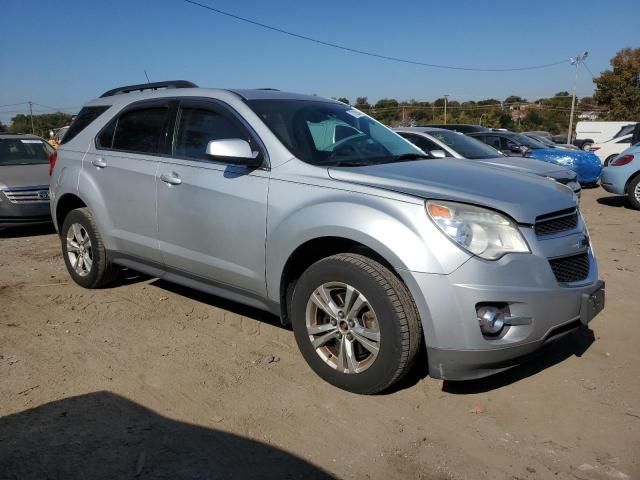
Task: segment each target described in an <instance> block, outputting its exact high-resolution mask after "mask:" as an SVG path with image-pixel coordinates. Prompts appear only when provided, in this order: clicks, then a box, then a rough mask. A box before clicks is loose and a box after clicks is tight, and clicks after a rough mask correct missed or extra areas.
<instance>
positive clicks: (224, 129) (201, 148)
mask: <svg viewBox="0 0 640 480" xmlns="http://www.w3.org/2000/svg"><path fill="white" fill-rule="evenodd" d="M179 118H180V119H179V123H178V127H177V130H176V136H175V155H176V156H177V157H186V158H195V159H200V160H210V158H209V157H207V154H206V152H207V144H208V143H209V142H210V141H211V140H225V139H231V138H240V139H243V140H250V139H249V137H248V134H247V133H246V132H245V131H244V130H243V129H242V128H241V126H240V125H239V123H238V122H237V121H235V120H232V119H230V118H228V117H227V116H225V115H222V114H220V113H218V112H216V111H214V110H212V109H206V108H197V107H183V108H181V109H180V117H179Z"/></svg>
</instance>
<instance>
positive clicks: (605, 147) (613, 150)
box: [591, 128, 633, 167]
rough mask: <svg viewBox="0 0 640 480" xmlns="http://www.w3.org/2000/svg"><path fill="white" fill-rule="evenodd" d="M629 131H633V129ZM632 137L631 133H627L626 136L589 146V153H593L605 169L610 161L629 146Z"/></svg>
mask: <svg viewBox="0 0 640 480" xmlns="http://www.w3.org/2000/svg"><path fill="white" fill-rule="evenodd" d="M631 130H632V131H633V128H632V129H631ZM632 136H633V133H627V134H626V135H622V136H620V137H614V138H612V139H611V140H608V141H606V142H602V143H594V144H593V145H592V146H591V152H593V153H595V154H596V155H597V156H598V158H599V159H600V161H601V162H602V164H603V165H604V166H605V167H606V166H607V165H609V162H610V161H611V160H613V159H614V158H616V157H617V156H618V155H620V154H621V153H622V152H623V151H624V150H626V149H627V148H629V147H630V146H631V137H632Z"/></svg>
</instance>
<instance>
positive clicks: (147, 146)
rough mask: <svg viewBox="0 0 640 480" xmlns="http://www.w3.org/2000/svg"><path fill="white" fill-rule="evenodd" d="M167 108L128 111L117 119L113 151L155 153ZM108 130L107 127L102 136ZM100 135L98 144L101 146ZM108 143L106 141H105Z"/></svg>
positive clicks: (158, 145)
mask: <svg viewBox="0 0 640 480" xmlns="http://www.w3.org/2000/svg"><path fill="white" fill-rule="evenodd" d="M167 111H168V108H167V107H165V106H162V107H149V108H139V109H136V110H129V111H126V112H124V113H123V114H122V115H120V116H119V117H118V121H117V123H116V124H115V134H114V137H113V147H112V148H113V149H115V150H124V151H127V152H136V153H157V152H158V151H160V142H161V139H162V132H163V130H164V123H165V120H166V117H167ZM108 130H109V127H107V128H106V129H105V130H104V131H103V132H102V134H104V133H105V132H106V131H108ZM102 134H101V136H100V143H101V144H102ZM105 142H108V139H105Z"/></svg>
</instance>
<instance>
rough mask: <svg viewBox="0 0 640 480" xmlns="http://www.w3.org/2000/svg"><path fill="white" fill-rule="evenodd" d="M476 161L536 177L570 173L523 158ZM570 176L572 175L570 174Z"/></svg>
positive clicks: (561, 168)
mask: <svg viewBox="0 0 640 480" xmlns="http://www.w3.org/2000/svg"><path fill="white" fill-rule="evenodd" d="M476 161H478V162H481V163H484V164H486V165H493V166H495V167H502V168H508V169H511V170H515V171H518V172H523V173H534V174H536V175H544V176H546V177H551V176H554V174H567V173H571V172H570V171H569V170H567V169H566V168H563V167H559V166H558V165H554V164H552V163H548V162H541V161H540V160H533V159H531V158H524V157H498V158H485V159H482V160H476ZM571 175H574V174H573V173H571Z"/></svg>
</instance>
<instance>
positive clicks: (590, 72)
mask: <svg viewBox="0 0 640 480" xmlns="http://www.w3.org/2000/svg"><path fill="white" fill-rule="evenodd" d="M582 64H583V65H584V68H586V69H587V72H589V75H591V78H592V79H595V78H596V76H595V75H594V74H593V72H592V71H591V69H590V68H589V65H587V62H585V61H584V60H583V61H582Z"/></svg>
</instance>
